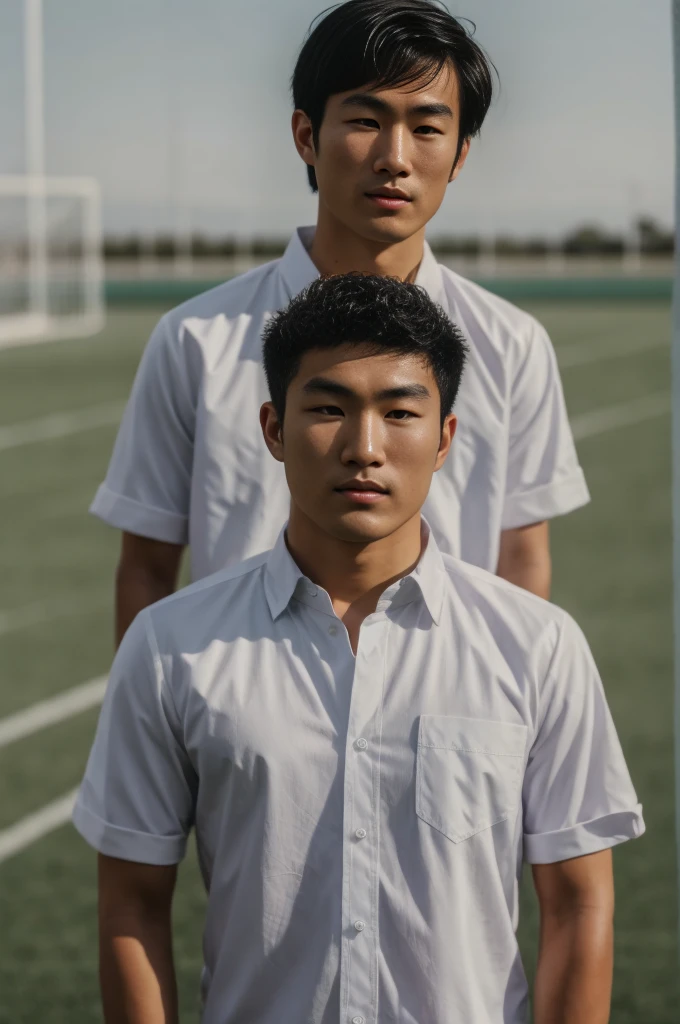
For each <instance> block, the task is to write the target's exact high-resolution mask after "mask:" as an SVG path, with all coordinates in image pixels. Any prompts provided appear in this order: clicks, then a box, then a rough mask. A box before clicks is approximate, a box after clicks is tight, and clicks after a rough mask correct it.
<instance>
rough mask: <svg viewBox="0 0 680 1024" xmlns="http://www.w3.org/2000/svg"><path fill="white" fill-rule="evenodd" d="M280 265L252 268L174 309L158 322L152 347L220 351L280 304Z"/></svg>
mask: <svg viewBox="0 0 680 1024" xmlns="http://www.w3.org/2000/svg"><path fill="white" fill-rule="evenodd" d="M279 264H280V260H273V261H272V262H270V263H265V264H263V265H262V266H260V267H255V268H254V269H253V270H250V271H248V273H246V274H240V275H239V276H238V277H233V278H231V279H230V280H229V281H225V282H224V284H220V285H217V286H216V287H215V288H210V289H209V290H208V291H206V292H202V293H201V294H200V295H195V296H194V297H193V298H191V299H188V300H187V301H186V302H183V303H181V305H179V306H175V307H174V309H171V310H169V312H167V313H166V314H165V315H164V316H163V317H162V318H161V319H160V321H159V322H158V324H157V326H156V328H155V330H154V332H153V335H152V338H151V341H152V343H154V342H155V343H156V344H157V345H161V346H170V347H173V348H174V347H182V346H185V345H187V344H191V343H192V342H194V343H198V344H199V345H201V346H202V347H204V348H205V347H213V346H215V345H217V346H218V347H219V345H220V343H224V342H225V341H228V340H229V338H230V336H231V335H232V334H233V333H234V331H235V330H237V329H238V328H239V327H242V326H243V325H244V323H245V325H246V326H247V325H248V324H249V323H250V321H251V320H252V319H253V318H257V319H258V320H259V319H263V318H264V317H265V316H266V315H267V314H269V313H272V312H274V311H275V310H276V309H278V308H279V305H281V304H282V295H281V294H280V292H281V287H280V279H279V274H278V268H279ZM283 301H284V302H285V296H284V297H283Z"/></svg>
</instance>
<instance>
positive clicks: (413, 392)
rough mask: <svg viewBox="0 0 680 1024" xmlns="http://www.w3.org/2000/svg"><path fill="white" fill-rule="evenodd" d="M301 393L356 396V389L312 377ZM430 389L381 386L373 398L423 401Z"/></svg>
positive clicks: (419, 385) (323, 378)
mask: <svg viewBox="0 0 680 1024" xmlns="http://www.w3.org/2000/svg"><path fill="white" fill-rule="evenodd" d="M302 391H303V394H305V395H311V394H316V393H317V392H319V391H323V392H325V394H327V395H338V396H340V397H342V398H357V397H358V396H357V393H356V391H353V390H352V388H348V387H347V385H346V384H339V383H338V382H337V381H335V380H330V379H329V378H328V377H312V378H310V380H308V381H307V383H306V384H305V385H304V387H303V388H302ZM430 397H431V395H430V391H429V389H428V388H426V387H425V385H424V384H415V383H414V384H400V385H398V386H397V387H393V388H383V390H382V391H378V392H377V393H376V395H375V398H377V399H378V401H379V402H385V401H389V400H390V399H398V398H414V399H416V400H418V401H424V400H425V399H426V398H430Z"/></svg>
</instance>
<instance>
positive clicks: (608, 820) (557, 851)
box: [524, 804, 645, 864]
mask: <svg viewBox="0 0 680 1024" xmlns="http://www.w3.org/2000/svg"><path fill="white" fill-rule="evenodd" d="M644 831H645V823H644V821H643V818H642V805H641V804H638V805H637V806H636V807H635V808H634V809H633V810H629V811H616V812H615V813H614V814H605V815H604V816H603V817H601V818H593V820H592V821H586V822H583V823H581V824H578V825H572V826H571V828H564V829H560V830H559V831H557V832H542V833H539V834H537V835H526V834H525V835H524V860H525V861H526V862H527V863H528V864H555V863H557V861H561V860H572V859H573V858H574V857H583V856H585V854H587V853H598V852H599V851H600V850H608V849H609V848H610V847H612V846H618V844H619V843H625V842H626V841H627V840H628V839H637V837H638V836H641V835H642V834H643V832H644Z"/></svg>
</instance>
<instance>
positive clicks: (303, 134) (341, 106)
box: [293, 66, 468, 244]
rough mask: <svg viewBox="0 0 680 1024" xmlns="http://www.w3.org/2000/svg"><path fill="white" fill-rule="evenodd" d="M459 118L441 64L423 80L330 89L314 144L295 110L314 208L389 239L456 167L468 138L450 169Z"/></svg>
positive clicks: (451, 81) (417, 222)
mask: <svg viewBox="0 0 680 1024" xmlns="http://www.w3.org/2000/svg"><path fill="white" fill-rule="evenodd" d="M459 123H460V101H459V90H458V79H457V76H456V73H455V71H454V70H453V69H452V68H450V67H449V66H446V67H445V68H444V69H443V70H442V71H441V72H440V74H439V75H438V76H437V78H435V79H434V81H432V82H430V83H429V84H427V85H426V84H424V83H422V82H421V83H417V82H416V83H412V84H411V85H409V86H406V87H403V88H400V89H371V88H370V87H368V86H366V87H363V88H360V89H353V90H352V91H351V92H344V93H338V94H336V95H334V96H331V97H330V98H329V100H328V103H327V104H326V111H325V114H324V118H323V121H322V123H321V128H320V132H319V141H318V146H316V147H314V145H313V142H312V135H311V125H310V124H309V121H308V119H307V118H306V115H304V114H302V113H301V112H300V111H296V113H295V115H294V120H293V128H294V134H295V140H296V144H297V147H298V151H299V152H300V154H301V155H302V157H303V159H304V160H305V161H306V162H307V163H310V164H312V165H313V166H314V168H315V171H316V178H317V183H318V186H319V206H320V211H321V209H322V208H324V207H325V210H324V212H325V213H326V214H327V215H330V217H332V218H334V219H335V220H336V221H338V222H340V224H342V225H343V226H344V227H346V228H349V229H350V230H351V231H353V232H354V233H355V234H358V235H359V236H360V237H362V238H366V239H369V240H372V241H375V242H378V243H382V244H394V243H396V242H400V241H403V240H405V239H407V238H410V237H411V236H412V235H414V234H416V232H418V231H420V230H421V229H422V228H424V226H425V225H426V224H427V223H428V221H430V220H431V219H432V217H433V216H434V214H435V213H436V212H437V210H438V209H439V207H440V205H441V203H442V200H443V198H444V194H445V192H446V187H447V185H448V183H449V182H450V181H452V180H453V178H454V177H456V175H457V174H458V172H459V171H460V170H461V168H462V166H463V163H464V162H465V157H466V156H467V151H468V143H467V142H466V143H465V145H464V147H463V150H462V152H461V155H460V157H459V160H458V163H457V165H456V168H455V170H454V167H453V165H454V160H455V158H456V152H457V148H458V128H459Z"/></svg>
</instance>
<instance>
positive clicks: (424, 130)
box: [416, 124, 443, 135]
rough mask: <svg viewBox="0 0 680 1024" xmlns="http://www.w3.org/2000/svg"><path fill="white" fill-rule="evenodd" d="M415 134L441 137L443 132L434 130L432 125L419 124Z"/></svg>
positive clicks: (437, 129)
mask: <svg viewBox="0 0 680 1024" xmlns="http://www.w3.org/2000/svg"><path fill="white" fill-rule="evenodd" d="M416 133H417V134H419V135H442V134H443V132H441V131H440V130H439V128H435V127H434V125H432V124H421V125H420V126H419V127H418V128H416Z"/></svg>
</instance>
